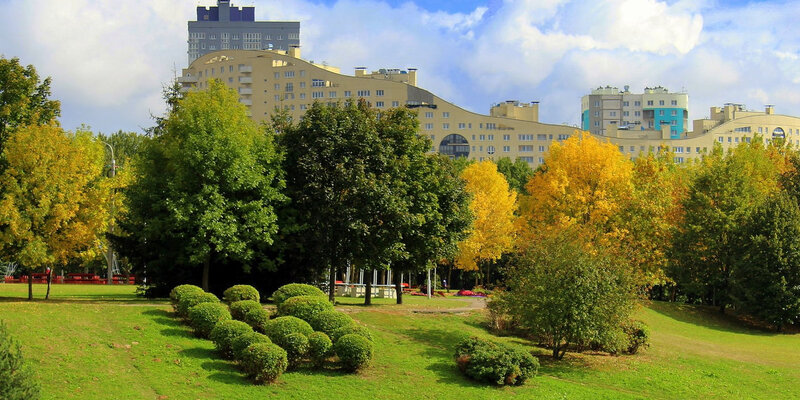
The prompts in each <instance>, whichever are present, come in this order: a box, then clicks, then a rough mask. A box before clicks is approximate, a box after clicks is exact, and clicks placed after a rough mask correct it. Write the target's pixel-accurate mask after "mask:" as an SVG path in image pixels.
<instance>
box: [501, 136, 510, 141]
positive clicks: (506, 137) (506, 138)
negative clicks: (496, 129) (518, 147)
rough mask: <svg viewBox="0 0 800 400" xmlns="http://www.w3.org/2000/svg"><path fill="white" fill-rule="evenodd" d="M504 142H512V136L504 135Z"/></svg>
mask: <svg viewBox="0 0 800 400" xmlns="http://www.w3.org/2000/svg"><path fill="white" fill-rule="evenodd" d="M503 140H505V141H506V142H507V141H509V140H511V135H503Z"/></svg>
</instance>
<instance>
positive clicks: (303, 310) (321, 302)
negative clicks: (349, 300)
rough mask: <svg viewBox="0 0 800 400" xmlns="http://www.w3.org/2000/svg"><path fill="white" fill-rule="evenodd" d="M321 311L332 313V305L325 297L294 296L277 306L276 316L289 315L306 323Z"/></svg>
mask: <svg viewBox="0 0 800 400" xmlns="http://www.w3.org/2000/svg"><path fill="white" fill-rule="evenodd" d="M323 311H333V304H331V302H329V301H328V298H327V297H320V296H295V297H291V298H288V299H286V301H284V302H283V303H281V304H280V305H279V306H278V315H281V316H285V315H291V316H293V317H297V318H300V319H302V320H303V321H306V322H308V321H310V320H311V318H312V317H313V316H314V315H316V314H318V313H321V312H323Z"/></svg>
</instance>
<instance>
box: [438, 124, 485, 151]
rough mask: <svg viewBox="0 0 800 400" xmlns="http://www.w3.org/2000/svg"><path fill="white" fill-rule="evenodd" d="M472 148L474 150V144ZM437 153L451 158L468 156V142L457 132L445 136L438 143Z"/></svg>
mask: <svg viewBox="0 0 800 400" xmlns="http://www.w3.org/2000/svg"><path fill="white" fill-rule="evenodd" d="M431 125H433V124H431ZM473 150H475V149H474V146H473ZM439 153H441V154H444V155H446V156H449V157H453V158H457V157H468V156H469V143H468V142H467V138H465V137H463V136H461V135H458V134H451V135H447V136H445V138H444V139H442V141H441V143H439Z"/></svg>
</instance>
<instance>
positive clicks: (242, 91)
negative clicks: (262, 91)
mask: <svg viewBox="0 0 800 400" xmlns="http://www.w3.org/2000/svg"><path fill="white" fill-rule="evenodd" d="M239 94H253V89H250V88H245V87H240V88H239Z"/></svg>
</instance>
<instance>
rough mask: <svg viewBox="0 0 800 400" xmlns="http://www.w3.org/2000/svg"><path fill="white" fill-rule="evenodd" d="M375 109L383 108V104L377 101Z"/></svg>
mask: <svg viewBox="0 0 800 400" xmlns="http://www.w3.org/2000/svg"><path fill="white" fill-rule="evenodd" d="M375 107H378V108H383V102H382V101H376V102H375Z"/></svg>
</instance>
